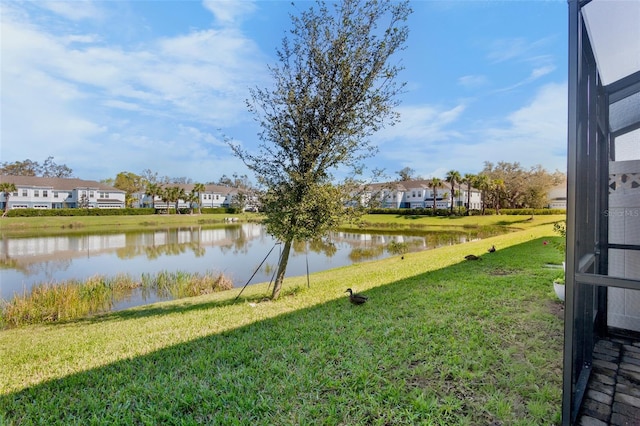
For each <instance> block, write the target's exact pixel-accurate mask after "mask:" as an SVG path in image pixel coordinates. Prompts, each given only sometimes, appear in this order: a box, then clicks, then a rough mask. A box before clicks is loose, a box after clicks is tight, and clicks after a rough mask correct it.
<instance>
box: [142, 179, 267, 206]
mask: <svg viewBox="0 0 640 426" xmlns="http://www.w3.org/2000/svg"><path fill="white" fill-rule="evenodd" d="M163 187H177V188H180V189H182V190H183V191H184V192H185V194H187V195H189V194H191V192H193V188H194V184H189V183H187V184H183V183H168V184H165V185H163ZM141 195H142V200H141V205H142V206H145V207H151V206H152V205H155V207H156V208H157V209H166V208H167V205H166V203H165V202H164V201H162V197H160V196H157V195H156V196H155V197H154V200H151V197H150V196H149V195H146V194H141ZM237 196H238V189H237V188H232V187H229V186H224V185H212V184H211V185H204V191H202V192H200V194H199V196H198V200H197V201H195V204H194V207H195V208H198V206H199V207H201V208H215V207H231V206H232V205H233V203H234V199H235V198H236V197H237ZM169 204H170V205H169V207H170V208H174V207H175V203H169ZM254 204H255V202H254ZM190 207H191V206H190V205H189V202H187V201H186V200H182V199H181V200H179V201H178V208H179V209H188V208H190Z"/></svg>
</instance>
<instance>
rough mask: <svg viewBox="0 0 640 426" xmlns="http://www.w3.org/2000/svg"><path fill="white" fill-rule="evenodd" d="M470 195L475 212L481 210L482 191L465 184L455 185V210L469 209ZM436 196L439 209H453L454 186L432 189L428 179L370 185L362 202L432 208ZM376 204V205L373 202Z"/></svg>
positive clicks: (392, 206)
mask: <svg viewBox="0 0 640 426" xmlns="http://www.w3.org/2000/svg"><path fill="white" fill-rule="evenodd" d="M469 192H470V197H469V205H470V208H471V209H472V210H480V209H481V208H482V197H481V192H480V190H478V189H475V188H471V191H467V187H466V185H461V186H460V187H459V186H458V185H456V186H455V192H454V194H455V195H454V201H453V203H454V207H459V208H466V207H467V194H468V193H469ZM434 195H435V200H436V209H449V208H451V185H449V184H448V183H447V182H444V181H443V182H442V187H441V188H436V189H435V191H434V190H433V189H432V188H431V187H430V181H429V180H413V181H403V182H395V183H380V184H372V185H369V186H368V188H367V190H366V191H365V194H364V196H363V197H361V200H362V202H363V203H365V204H376V203H377V204H379V205H380V206H381V207H384V208H406V209H416V208H427V209H430V208H433V199H434ZM372 201H373V202H372Z"/></svg>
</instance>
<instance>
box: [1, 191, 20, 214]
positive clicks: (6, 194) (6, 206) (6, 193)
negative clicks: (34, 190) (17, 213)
mask: <svg viewBox="0 0 640 426" xmlns="http://www.w3.org/2000/svg"><path fill="white" fill-rule="evenodd" d="M17 190H18V189H17V188H16V184H15V183H12V182H2V183H0V192H1V193H2V195H4V211H3V212H2V217H5V216H6V215H7V212H8V211H9V197H11V194H12V193H14V192H16V191H17Z"/></svg>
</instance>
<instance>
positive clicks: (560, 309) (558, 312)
mask: <svg viewBox="0 0 640 426" xmlns="http://www.w3.org/2000/svg"><path fill="white" fill-rule="evenodd" d="M547 307H548V308H549V312H551V314H552V315H553V316H555V317H558V318H560V319H562V318H564V303H562V302H560V301H555V300H550V301H549V302H547Z"/></svg>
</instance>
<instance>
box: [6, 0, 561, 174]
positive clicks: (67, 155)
mask: <svg viewBox="0 0 640 426" xmlns="http://www.w3.org/2000/svg"><path fill="white" fill-rule="evenodd" d="M311 5H312V3H310V2H302V1H301V2H296V6H295V7H293V6H292V5H291V2H289V1H255V2H251V1H222V0H213V1H204V2H201V1H125V0H114V1H86V2H80V1H71V2H65V1H51V2H48V1H37V2H35V1H26V2H14V1H7V0H3V1H2V2H1V3H0V8H1V10H0V14H1V19H2V21H1V34H0V36H1V39H2V41H1V49H2V50H1V57H0V60H1V62H0V65H1V69H2V76H1V85H0V96H1V105H0V106H1V110H0V114H1V117H0V118H1V146H0V161H2V162H5V161H8V162H13V161H21V160H24V159H27V158H28V159H31V160H33V161H39V162H43V161H44V160H45V159H46V158H47V157H48V156H53V157H54V159H55V161H56V162H57V163H58V164H66V165H68V166H69V167H71V168H72V169H73V171H74V175H75V176H76V177H80V178H84V179H92V180H101V179H105V178H110V177H115V176H116V175H117V174H118V173H119V172H121V171H129V172H133V173H138V174H139V173H141V172H142V171H143V170H144V169H151V170H153V171H156V172H158V174H159V175H161V176H165V175H166V176H169V177H181V176H185V177H188V178H191V179H192V180H194V181H196V182H209V181H217V180H218V179H219V178H220V177H221V176H222V175H223V174H226V175H227V176H231V175H232V174H234V173H238V174H240V175H242V174H249V172H248V170H247V169H246V168H245V167H244V165H243V164H242V163H241V162H240V161H239V160H237V159H236V158H235V157H233V155H232V153H231V151H230V150H229V148H228V147H227V146H226V144H225V143H224V141H223V136H224V135H226V136H228V137H230V138H233V139H234V140H235V141H237V142H238V143H241V144H242V145H243V146H245V147H246V148H248V149H252V147H255V146H257V144H258V137H257V134H258V132H259V128H258V127H257V125H256V123H255V121H254V119H253V117H252V116H251V115H250V114H249V112H248V111H247V109H246V106H245V100H246V99H247V98H248V96H249V93H248V89H249V88H250V87H256V86H258V87H267V86H268V85H269V84H270V83H271V81H270V79H269V75H268V73H267V71H266V67H267V65H268V64H274V63H276V59H275V50H276V48H277V47H279V46H280V42H281V40H282V37H283V36H284V35H285V33H286V32H287V31H288V30H289V29H290V28H291V25H290V20H289V13H295V12H296V8H298V9H306V8H307V7H309V6H311ZM412 8H413V9H414V13H413V14H412V15H411V18H410V21H409V28H410V33H409V40H408V43H407V49H406V50H405V51H403V52H402V53H401V54H399V55H398V56H397V57H396V58H395V59H397V60H399V61H401V63H402V64H403V65H404V67H405V69H404V71H402V73H401V74H400V75H399V78H400V79H401V80H403V81H406V82H407V86H406V89H407V90H406V93H403V94H402V95H401V98H400V99H401V102H402V103H401V105H400V107H399V108H398V110H399V112H400V113H401V122H400V123H399V124H397V125H396V126H393V127H389V128H386V129H384V130H383V131H381V132H379V133H378V134H376V135H374V136H373V137H372V139H371V140H372V142H373V143H374V144H375V145H377V146H378V147H379V152H378V154H377V155H376V156H375V157H373V158H371V159H369V160H368V161H367V165H368V166H369V168H371V169H372V168H384V169H385V170H386V173H387V175H388V176H389V177H392V178H396V177H397V171H399V170H401V169H403V168H405V167H410V168H412V169H413V170H415V173H416V174H417V175H420V176H422V177H425V178H428V177H434V176H435V177H444V175H445V174H446V172H447V171H448V170H451V169H455V170H458V171H460V172H461V173H463V174H464V173H477V172H479V171H480V170H482V168H483V164H484V162H485V161H492V162H494V163H495V162H498V161H508V162H519V163H520V164H521V165H522V166H524V167H531V166H535V165H537V164H540V165H542V166H543V167H544V168H545V169H547V170H548V171H550V172H553V171H554V170H556V169H558V170H561V171H565V167H566V109H567V106H566V98H567V59H566V56H567V8H568V7H567V3H566V2H565V1H564V0H557V1H456V0H450V1H414V2H413V3H412ZM249 176H250V178H251V175H250V174H249Z"/></svg>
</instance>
